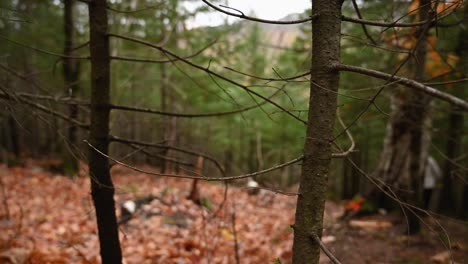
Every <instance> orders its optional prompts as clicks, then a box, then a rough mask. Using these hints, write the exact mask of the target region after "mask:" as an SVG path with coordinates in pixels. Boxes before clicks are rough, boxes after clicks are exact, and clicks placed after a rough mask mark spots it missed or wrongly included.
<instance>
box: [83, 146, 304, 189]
mask: <svg viewBox="0 0 468 264" xmlns="http://www.w3.org/2000/svg"><path fill="white" fill-rule="evenodd" d="M84 142H85V143H86V144H88V146H89V147H91V148H92V149H93V150H94V151H96V152H97V153H99V154H101V155H103V156H104V157H106V158H108V159H110V160H112V161H113V162H115V163H118V164H119V165H122V166H124V167H127V168H129V169H132V170H134V171H138V172H141V173H145V174H148V175H155V176H166V177H173V178H185V179H198V180H204V181H231V180H239V179H245V178H249V177H253V176H258V175H262V174H265V173H268V172H271V171H274V170H278V169H281V168H283V167H286V166H289V165H292V164H294V163H297V162H299V161H301V160H302V159H303V156H300V157H298V158H295V159H293V160H290V161H288V162H286V163H282V164H279V165H276V166H273V167H271V168H268V169H265V170H261V171H257V172H253V173H249V174H243V175H237V176H227V177H200V176H191V175H180V174H171V173H157V172H151V171H147V170H142V169H139V168H136V167H133V166H130V165H128V164H125V163H123V162H121V161H118V160H116V159H114V158H112V157H110V156H109V155H106V154H104V153H102V152H101V151H100V150H99V149H97V148H95V147H94V146H93V145H91V143H89V142H88V141H87V140H84Z"/></svg>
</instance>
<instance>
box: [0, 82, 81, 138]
mask: <svg viewBox="0 0 468 264" xmlns="http://www.w3.org/2000/svg"><path fill="white" fill-rule="evenodd" d="M0 88H1V89H2V90H4V91H5V90H6V89H5V87H3V86H2V85H0ZM0 98H1V99H6V100H15V101H17V102H19V103H23V104H27V105H30V106H32V107H34V108H36V109H38V110H40V111H42V112H44V113H47V114H50V115H52V116H55V117H58V118H60V119H63V120H65V121H68V122H70V123H72V124H74V125H76V126H78V127H80V128H83V129H89V125H88V124H84V123H82V122H80V121H78V120H75V119H72V118H70V117H68V116H67V115H65V114H62V113H60V112H57V111H54V110H52V109H50V108H48V107H45V106H43V105H41V104H38V103H34V102H32V101H30V100H28V99H25V98H23V97H21V96H17V95H16V94H14V93H6V92H0Z"/></svg>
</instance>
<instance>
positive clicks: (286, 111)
mask: <svg viewBox="0 0 468 264" xmlns="http://www.w3.org/2000/svg"><path fill="white" fill-rule="evenodd" d="M108 35H109V36H111V37H116V38H121V39H125V40H128V41H131V42H135V43H139V44H142V45H145V46H148V47H151V48H154V49H157V50H160V51H161V52H163V53H165V54H167V55H169V56H172V57H174V58H176V59H178V60H180V61H182V62H184V63H185V64H187V65H190V66H192V67H194V68H196V69H199V70H201V71H204V72H206V73H208V74H210V75H213V76H216V77H217V78H219V79H221V80H224V81H226V82H228V83H230V84H233V85H235V86H237V87H239V88H242V89H243V90H244V91H246V92H248V93H249V94H253V95H255V96H257V97H259V98H262V99H263V100H265V101H267V102H269V103H270V104H272V105H274V106H275V107H277V108H279V109H281V110H283V111H284V112H285V113H286V114H288V115H289V116H291V117H293V118H294V119H296V120H298V121H300V122H301V123H303V124H307V122H306V121H305V120H302V119H301V118H299V117H298V116H296V115H294V114H293V113H291V112H290V111H289V110H287V109H286V108H284V107H282V106H281V105H279V104H278V103H276V102H274V101H272V100H270V99H268V98H267V97H265V96H263V95H261V94H259V93H258V92H255V91H253V90H252V89H250V88H249V87H247V86H246V85H243V84H240V83H238V82H236V81H233V80H231V79H229V78H228V77H225V76H223V75H221V74H219V73H216V72H214V71H212V70H210V69H209V68H206V67H203V66H200V65H198V64H195V63H193V62H191V61H189V60H186V59H184V58H182V57H180V56H178V55H177V54H175V53H173V52H171V51H169V50H167V49H165V48H163V47H161V46H157V45H154V44H152V43H149V42H146V41H143V40H139V39H135V38H131V37H127V36H122V35H116V34H108Z"/></svg>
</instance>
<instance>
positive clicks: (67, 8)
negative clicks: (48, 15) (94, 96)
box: [62, 0, 79, 175]
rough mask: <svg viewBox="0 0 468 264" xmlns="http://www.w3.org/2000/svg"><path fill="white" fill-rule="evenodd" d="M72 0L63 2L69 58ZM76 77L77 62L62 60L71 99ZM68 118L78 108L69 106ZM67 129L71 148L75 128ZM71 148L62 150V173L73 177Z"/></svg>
mask: <svg viewBox="0 0 468 264" xmlns="http://www.w3.org/2000/svg"><path fill="white" fill-rule="evenodd" d="M74 3H75V1H74V0H65V1H64V15H63V17H64V34H65V47H64V55H65V56H71V55H73V45H74V40H73V39H74V38H73V32H74V30H73V28H74V27H73V25H74V22H73V5H74ZM78 75H79V64H78V61H77V60H75V59H72V58H64V59H63V77H64V79H65V88H66V91H65V93H66V94H68V95H69V96H70V97H71V98H73V97H75V94H76V92H77V91H78V89H79V86H78ZM68 112H69V116H70V118H72V119H77V117H78V106H77V105H73V104H72V105H70V106H69V108H68ZM67 125H68V126H69V127H68V135H67V137H68V143H69V144H70V145H71V146H73V145H75V144H76V141H77V138H76V133H77V127H76V126H74V125H71V124H67ZM72 148H73V147H71V148H67V147H66V146H64V147H63V149H62V155H63V159H64V161H63V162H64V164H63V167H64V171H65V173H66V174H67V175H75V174H77V173H78V160H77V159H76V158H75V157H74V155H73V154H72V153H71V149H72Z"/></svg>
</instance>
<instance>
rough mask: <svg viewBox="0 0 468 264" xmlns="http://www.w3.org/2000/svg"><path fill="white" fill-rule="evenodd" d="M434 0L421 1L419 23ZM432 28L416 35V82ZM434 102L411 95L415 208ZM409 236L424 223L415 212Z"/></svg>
mask: <svg viewBox="0 0 468 264" xmlns="http://www.w3.org/2000/svg"><path fill="white" fill-rule="evenodd" d="M431 9H432V7H431V1H430V0H421V1H420V9H419V20H421V21H425V20H427V19H429V18H430V17H431V14H430V12H432V10H431ZM428 27H429V25H424V26H422V27H421V28H420V29H419V30H418V31H417V32H416V34H415V38H416V39H418V40H419V43H417V44H416V45H417V47H416V48H415V53H414V55H415V58H414V60H415V63H416V69H415V76H414V79H415V80H416V81H420V82H422V81H424V79H425V74H424V72H425V66H426V55H427V46H428V45H427V35H428V33H427V32H428V30H429V28H428ZM431 101H432V97H430V96H428V95H426V94H423V93H421V92H417V91H411V93H410V106H411V105H412V106H413V111H412V116H411V117H412V118H411V121H412V123H413V124H412V125H411V124H410V127H411V130H410V133H411V134H410V135H411V143H410V155H411V156H410V164H409V176H410V179H409V180H410V183H409V186H410V187H411V191H412V192H410V193H409V195H408V201H409V202H410V203H412V204H413V205H416V206H418V207H420V208H423V207H424V205H423V198H422V191H423V179H424V173H425V167H426V164H427V158H428V153H429V145H430V142H431V134H432V133H431V128H432V117H431V108H432V107H431ZM407 215H408V225H409V233H410V234H416V233H419V230H420V229H421V224H420V221H419V219H418V216H417V213H416V212H407Z"/></svg>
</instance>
